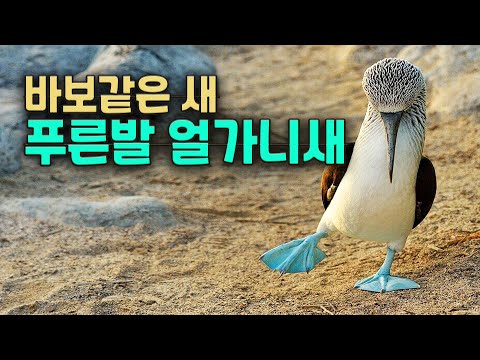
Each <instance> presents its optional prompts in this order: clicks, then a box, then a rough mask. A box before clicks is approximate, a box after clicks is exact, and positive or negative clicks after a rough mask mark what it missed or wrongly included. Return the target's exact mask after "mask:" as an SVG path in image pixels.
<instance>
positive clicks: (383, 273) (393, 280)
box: [355, 247, 420, 292]
mask: <svg viewBox="0 0 480 360" xmlns="http://www.w3.org/2000/svg"><path fill="white" fill-rule="evenodd" d="M394 256H395V250H392V249H390V248H389V247H387V257H386V258H385V261H384V262H383V265H382V266H381V267H380V269H379V270H378V272H377V273H376V274H375V275H372V276H370V277H368V278H365V279H363V280H360V281H358V282H357V283H356V284H355V287H356V288H357V289H361V290H366V291H373V292H386V291H395V290H407V289H418V288H419V287H420V285H418V284H417V283H416V282H415V281H412V280H409V279H405V278H401V277H396V276H391V275H390V268H391V267H392V262H393V258H394Z"/></svg>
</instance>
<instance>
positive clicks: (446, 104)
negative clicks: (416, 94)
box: [397, 45, 480, 115]
mask: <svg viewBox="0 0 480 360" xmlns="http://www.w3.org/2000/svg"><path fill="white" fill-rule="evenodd" d="M397 56H398V57H399V58H402V59H406V60H408V61H410V62H412V63H413V64H415V65H417V66H418V67H420V68H421V69H422V71H423V73H424V75H425V76H426V79H427V90H428V93H427V98H428V100H429V104H428V108H429V110H430V111H434V112H439V113H444V114H452V115H453V114H455V115H469V114H476V113H478V111H479V110H480V73H479V71H478V69H479V68H480V46H473V45H411V46H406V47H405V48H403V49H402V50H401V51H400V52H399V53H398V55H397Z"/></svg>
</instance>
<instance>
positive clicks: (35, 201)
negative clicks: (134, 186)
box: [0, 196, 175, 230]
mask: <svg viewBox="0 0 480 360" xmlns="http://www.w3.org/2000/svg"><path fill="white" fill-rule="evenodd" d="M0 212H2V213H7V214H16V215H22V216H26V217H30V218H33V219H37V220H46V221H51V222H57V223H63V224H68V225H76V226H89V227H110V226H118V227H122V228H128V227H132V226H134V225H136V224H144V225H145V227H146V228H148V229H153V230H160V229H164V228H167V227H169V226H172V225H173V224H174V223H175V219H174V216H173V214H172V213H171V212H170V211H169V209H168V207H167V205H165V204H164V203H163V202H161V201H160V200H158V199H155V198H152V197H143V196H127V197H120V198H115V199H113V200H109V201H90V200H86V199H84V200H82V199H75V198H25V199H5V200H4V201H3V202H2V204H1V205H0Z"/></svg>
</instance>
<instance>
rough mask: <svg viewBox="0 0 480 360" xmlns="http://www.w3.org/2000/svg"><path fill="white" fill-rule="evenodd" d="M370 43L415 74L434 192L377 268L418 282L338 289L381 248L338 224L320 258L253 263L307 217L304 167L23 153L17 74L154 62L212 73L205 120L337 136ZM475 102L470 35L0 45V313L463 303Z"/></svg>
mask: <svg viewBox="0 0 480 360" xmlns="http://www.w3.org/2000/svg"><path fill="white" fill-rule="evenodd" d="M388 56H398V57H401V58H405V59H407V60H409V61H412V62H413V63H414V64H416V65H417V66H419V67H421V68H422V70H423V72H424V74H425V75H426V78H427V82H428V130H427V140H426V146H425V154H426V155H427V156H428V157H429V158H430V159H431V160H432V161H433V163H434V165H435V168H436V172H437V180H438V192H437V197H436V200H435V203H434V205H433V207H432V210H431V212H430V214H429V215H428V217H427V218H426V220H425V221H424V222H423V223H422V224H421V225H420V226H419V227H417V228H416V229H415V230H414V231H413V232H412V234H411V235H410V237H409V240H408V241H407V246H406V248H405V250H404V251H403V252H402V253H401V254H400V255H399V256H398V258H397V260H396V261H395V262H394V266H393V272H394V273H395V274H399V275H402V276H408V277H411V278H412V279H414V280H416V281H417V282H418V283H419V284H420V285H421V286H422V288H421V289H419V290H415V291H408V292H397V293H389V294H370V293H365V292H361V291H358V290H355V289H353V284H354V283H355V281H356V280H358V279H360V278H362V277H365V276H367V275H370V274H372V273H373V272H375V271H376V270H377V268H378V266H379V265H380V264H381V263H382V261H383V258H384V252H385V249H384V246H382V245H378V244H375V243H369V242H364V241H359V240H355V239H348V238H346V237H343V236H341V235H335V236H333V237H331V238H329V239H326V240H324V241H322V244H321V247H322V249H324V250H325V252H326V253H327V255H328V258H327V259H326V260H325V261H324V262H322V263H321V264H320V265H319V266H317V268H316V269H315V270H314V271H312V272H311V273H310V274H309V275H288V276H283V277H281V278H280V277H278V274H274V273H272V272H270V271H269V270H268V269H266V267H265V266H264V265H263V264H261V263H260V262H259V261H258V256H259V255H260V254H262V253H263V252H264V251H266V250H268V249H270V248H271V247H273V246H276V245H278V244H280V243H283V242H285V241H288V240H291V239H294V238H298V237H301V236H304V235H307V234H310V233H311V232H312V231H313V230H314V229H315V228H316V225H317V222H318V220H319V219H320V217H321V214H322V213H323V207H322V204H321V196H320V192H319V184H320V178H321V173H322V167H321V166H317V165H315V166H303V167H293V166H279V165H276V166H274V165H265V164H256V165H254V166H251V167H243V166H238V165H233V166H227V165H225V164H222V163H221V161H216V160H215V158H216V159H217V160H220V158H221V157H220V156H217V157H215V158H214V161H213V162H214V163H213V165H212V166H209V167H202V168H191V167H188V168H181V167H175V166H172V164H171V162H170V160H169V158H168V156H167V155H166V154H165V153H162V152H160V153H159V154H156V155H155V156H154V158H153V159H152V165H151V166H149V167H142V168H136V169H130V168H121V167H118V166H113V165H112V166H105V167H96V168H79V167H74V166H73V165H71V163H70V162H69V161H68V160H66V159H59V160H57V161H55V162H54V165H53V166H51V167H45V168H42V167H40V166H39V165H38V160H37V159H34V158H25V157H24V156H23V144H24V141H25V122H26V115H25V114H24V111H23V98H22V96H23V81H24V80H23V79H24V75H25V74H29V75H31V74H34V75H37V74H50V73H56V74H59V75H65V74H76V75H77V77H82V76H83V75H85V74H100V73H102V74H106V73H111V74H117V75H122V74H129V75H133V76H134V77H140V76H142V75H144V74H161V75H164V76H166V77H167V78H168V79H169V80H170V87H171V88H173V89H174V90H175V91H179V92H182V90H183V89H184V86H185V80H184V79H185V75H187V74H188V75H190V74H215V73H218V75H219V79H220V80H219V87H220V94H219V95H220V96H221V98H220V100H219V101H220V104H219V114H217V116H218V117H226V118H236V119H240V120H241V119H243V118H254V119H256V118H262V117H268V118H271V119H272V120H274V121H275V122H276V124H275V131H276V132H277V134H278V136H279V137H280V138H281V137H282V132H283V131H285V123H286V120H288V119H289V118H291V117H296V118H300V119H303V120H308V118H310V117H314V118H320V119H324V118H346V119H347V121H348V125H347V126H348V128H349V130H350V132H349V134H350V138H351V139H352V140H353V139H354V138H355V137H356V132H357V131H358V128H359V124H360V123H361V121H362V119H363V115H364V112H365V108H366V98H365V96H364V94H363V91H362V87H361V78H362V76H363V72H364V70H365V69H366V68H367V67H368V66H369V65H371V64H372V63H374V62H375V61H377V60H380V59H382V58H384V57H388ZM177 105H178V104H177ZM175 106H176V105H175V104H174V106H173V108H175ZM479 113H480V47H478V46H240V45H238V46H197V47H192V46H164V45H154V46H152V45H148V46H143V45H116V46H111V45H110V46H90V45H82V46H80V45H76V46H53V45H43V46H40V45H36V46H28V45H18V46H0V196H1V202H0V228H1V232H0V286H1V287H0V312H2V313H7V314H21V313H34V314H44V313H60V314H64V313H79V314H114V313H121V314H137V313H139V314H143V313H156V314H164V313H182V314H185V313H196V314H198V313H201V314H210V313H215V314H218V313H226V314H231V313H234V314H237V313H238V314H254V313H263V314H280V313H292V314H310V313H315V314H363V313H368V314H390V313H394V314H411V313H414V314H425V313H430V314H470V313H477V314H478V313H480V295H479V294H480V291H479V290H480V272H479V270H478V269H479V266H478V265H479V261H480V253H479V249H480V243H479V240H480V220H479V215H480V205H479V204H480V190H479V186H478V185H479V180H480V162H479V146H478V145H479V144H480V140H479V136H480V123H479ZM176 115H178V113H176V112H175V111H173V112H172V113H171V114H169V116H170V118H175V117H176ZM168 119H169V118H165V119H159V121H162V120H163V121H166V120H168Z"/></svg>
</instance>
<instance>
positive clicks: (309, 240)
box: [260, 234, 326, 275]
mask: <svg viewBox="0 0 480 360" xmlns="http://www.w3.org/2000/svg"><path fill="white" fill-rule="evenodd" d="M320 238H321V236H320V235H319V234H314V235H310V236H307V237H306V238H303V239H299V240H293V241H290V242H288V243H286V244H282V245H280V246H277V247H276V248H274V249H272V250H269V251H267V252H266V253H265V254H263V255H262V256H261V257H260V260H262V261H263V262H264V263H265V264H266V265H267V266H268V267H269V268H270V269H272V270H278V271H279V272H280V273H281V274H282V275H283V274H285V273H299V272H307V273H308V272H309V271H310V270H312V269H313V268H314V266H315V265H317V264H318V263H319V262H320V261H322V260H323V259H325V258H326V255H325V253H324V252H323V251H322V250H320V249H319V248H317V243H318V241H319V240H320Z"/></svg>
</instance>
